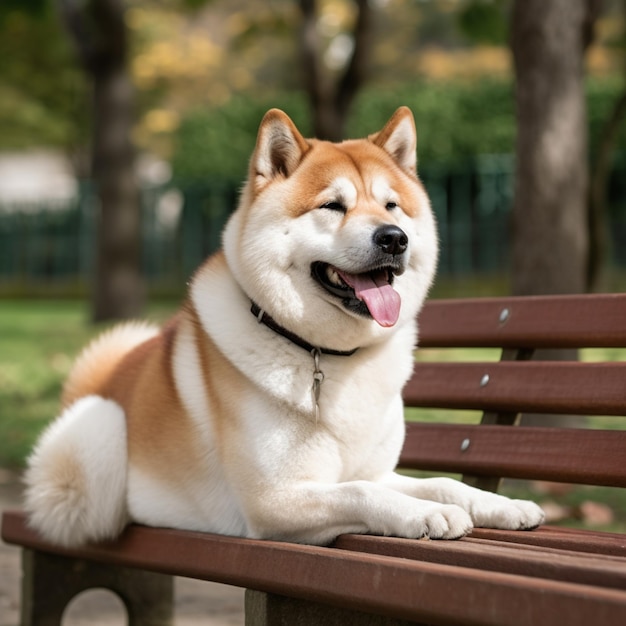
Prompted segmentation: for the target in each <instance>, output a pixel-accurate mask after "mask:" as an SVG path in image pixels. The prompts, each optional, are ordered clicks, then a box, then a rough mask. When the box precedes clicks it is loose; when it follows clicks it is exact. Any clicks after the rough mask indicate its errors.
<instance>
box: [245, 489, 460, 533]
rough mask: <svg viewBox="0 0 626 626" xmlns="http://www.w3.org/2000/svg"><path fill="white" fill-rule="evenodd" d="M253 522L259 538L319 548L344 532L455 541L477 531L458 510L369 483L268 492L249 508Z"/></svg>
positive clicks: (252, 525)
mask: <svg viewBox="0 0 626 626" xmlns="http://www.w3.org/2000/svg"><path fill="white" fill-rule="evenodd" d="M251 513H252V514H251ZM248 523H249V528H250V531H251V532H250V535H251V536H253V537H257V538H267V539H280V540H286V541H295V542H302V543H313V544H327V543H329V542H330V541H332V540H333V539H334V538H335V537H337V536H338V535H340V534H343V533H371V534H376V535H388V536H395V537H407V538H419V537H430V538H433V539H455V538H458V537H462V536H463V535H465V534H467V533H468V532H469V531H470V530H471V529H472V523H471V520H470V517H469V515H468V514H467V513H466V512H465V511H463V510H462V509H461V508H459V507H458V506H454V505H451V504H441V503H436V502H432V501H430V502H429V501H426V500H418V499H416V498H411V497H408V496H407V495H405V494H403V493H399V492H398V491H394V490H392V489H388V488H387V487H385V486H383V485H381V484H376V483H372V482H368V481H353V482H345V483H338V484H323V483H314V482H302V483H298V484H290V485H288V487H287V488H285V489H284V490H281V491H280V492H278V491H271V492H270V493H267V492H265V493H264V495H263V500H262V501H261V500H259V499H257V498H255V500H254V503H253V504H252V507H248Z"/></svg>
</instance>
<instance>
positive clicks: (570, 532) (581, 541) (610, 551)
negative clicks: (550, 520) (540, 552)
mask: <svg viewBox="0 0 626 626" xmlns="http://www.w3.org/2000/svg"><path fill="white" fill-rule="evenodd" d="M472 537H475V538H477V539H489V540H490V541H506V542H510V543H516V544H517V543H520V542H521V543H524V544H525V545H527V546H528V545H532V546H538V547H540V548H557V549H562V550H569V551H574V552H585V553H589V554H597V555H600V554H602V555H604V557H626V535H624V534H620V533H607V532H594V531H591V530H588V529H572V528H559V527H556V526H555V527H551V526H542V527H541V528H540V529H537V530H536V531H533V532H532V533H519V532H516V531H512V530H493V529H485V528H475V529H474V530H473V531H472Z"/></svg>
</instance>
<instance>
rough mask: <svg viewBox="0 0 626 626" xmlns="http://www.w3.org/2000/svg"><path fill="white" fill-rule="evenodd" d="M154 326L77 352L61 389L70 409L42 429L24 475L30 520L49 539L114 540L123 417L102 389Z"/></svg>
mask: <svg viewBox="0 0 626 626" xmlns="http://www.w3.org/2000/svg"><path fill="white" fill-rule="evenodd" d="M156 332H157V329H156V328H152V327H146V326H139V325H124V326H120V327H118V328H115V329H113V330H112V331H110V332H108V333H106V334H105V335H103V336H102V337H101V338H99V339H97V340H96V341H95V342H93V343H92V344H91V345H90V346H89V347H88V348H87V349H86V350H85V351H84V352H83V354H82V355H81V356H80V357H79V358H78V360H77V362H76V365H75V366H74V369H73V371H72V372H71V374H70V376H69V378H68V382H67V384H66V387H65V391H64V398H63V400H64V405H65V407H66V408H65V410H64V411H63V412H62V413H61V415H60V416H59V417H58V418H57V419H56V420H55V421H54V422H53V423H52V424H51V425H50V426H49V427H48V428H47V430H45V431H44V433H43V435H42V436H41V438H40V440H39V442H38V443H37V445H36V446H35V449H34V451H33V453H32V454H31V456H30V458H29V460H28V469H27V471H26V474H25V482H26V491H25V509H26V511H27V513H28V514H29V523H30V525H31V526H32V527H33V528H34V529H35V530H37V531H38V532H39V533H41V534H42V535H43V536H44V537H45V538H46V539H48V540H49V541H52V542H54V543H57V544H60V545H64V546H77V545H81V544H84V543H86V542H88V541H100V540H104V539H110V538H113V537H115V536H117V535H118V534H119V533H120V532H121V530H122V528H123V527H124V525H125V524H126V522H127V511H126V479H127V473H128V460H127V459H128V457H127V442H126V419H125V415H124V411H123V409H122V407H121V406H120V405H119V404H117V403H116V402H114V401H112V400H107V399H105V398H103V397H101V396H100V395H98V391H99V389H100V386H101V384H102V383H103V382H104V381H105V380H106V379H107V378H108V376H109V375H110V374H111V373H112V371H113V369H114V368H115V366H116V365H117V364H118V363H119V362H120V361H121V360H122V359H123V357H124V356H125V355H126V354H127V353H128V352H129V351H130V350H131V349H132V348H134V347H135V346H137V345H139V344H140V343H142V342H143V341H145V340H147V339H149V338H150V337H152V336H154V335H155V334H156Z"/></svg>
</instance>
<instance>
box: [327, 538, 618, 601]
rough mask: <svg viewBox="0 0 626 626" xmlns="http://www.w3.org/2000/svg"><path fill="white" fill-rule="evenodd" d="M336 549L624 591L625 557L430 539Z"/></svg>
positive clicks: (355, 541)
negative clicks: (442, 542)
mask: <svg viewBox="0 0 626 626" xmlns="http://www.w3.org/2000/svg"><path fill="white" fill-rule="evenodd" d="M522 541H523V539H522ZM335 546H336V547H337V548H340V549H342V550H353V551H357V552H366V553H368V554H381V555H387V556H392V557H399V558H406V559H413V560H416V561H428V562H430V563H441V564H445V565H459V566H461V567H472V568H479V569H482V570H488V571H495V572H504V573H509V574H520V575H522V576H533V577H535V578H548V579H551V580H563V581H567V582H575V583H580V584H595V585H601V586H603V587H613V588H616V589H626V558H612V559H610V560H607V559H603V558H599V557H597V556H590V555H584V554H580V553H576V552H570V551H567V550H559V549H555V548H546V549H543V550H541V549H538V548H537V547H536V546H526V545H525V544H513V543H509V544H508V545H507V544H506V543H505V542H495V541H493V540H486V539H474V538H467V537H466V538H463V539H461V540H459V541H451V542H449V543H446V544H445V545H444V546H442V545H441V544H439V543H438V542H433V541H428V540H420V541H414V540H407V539H398V538H393V537H373V536H368V535H342V536H341V537H339V538H338V539H337V541H336V543H335Z"/></svg>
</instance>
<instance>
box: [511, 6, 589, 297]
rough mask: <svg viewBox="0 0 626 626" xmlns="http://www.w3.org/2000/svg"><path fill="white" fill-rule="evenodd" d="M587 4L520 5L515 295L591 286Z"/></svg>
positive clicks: (514, 32) (515, 40) (515, 26)
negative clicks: (585, 60) (585, 75)
mask: <svg viewBox="0 0 626 626" xmlns="http://www.w3.org/2000/svg"><path fill="white" fill-rule="evenodd" d="M586 18H587V2H586V0H550V2H546V1H545V0H516V1H515V3H514V6H513V14H512V24H511V26H512V28H511V37H512V40H511V45H512V50H513V59H514V66H515V75H516V102H517V120H518V132H517V143H516V158H517V166H516V167H517V171H516V187H515V199H514V203H513V251H512V252H513V254H512V265H513V267H512V288H513V292H514V293H515V294H546V293H580V292H583V291H584V290H585V286H586V267H587V255H588V246H589V244H588V232H587V198H588V166H587V117H586V107H585V96H584V91H583V52H584V44H585V41H584V37H585V28H586V27H587V22H586Z"/></svg>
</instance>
